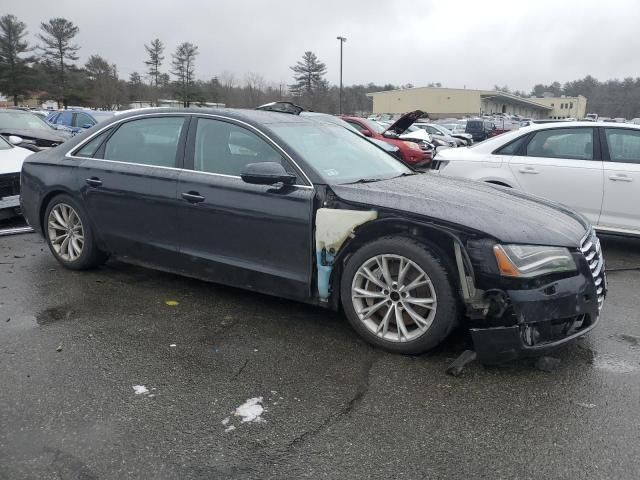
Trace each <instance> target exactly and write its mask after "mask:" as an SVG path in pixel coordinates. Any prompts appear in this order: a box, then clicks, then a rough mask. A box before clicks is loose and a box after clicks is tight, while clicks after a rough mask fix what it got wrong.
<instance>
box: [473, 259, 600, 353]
mask: <svg viewBox="0 0 640 480" xmlns="http://www.w3.org/2000/svg"><path fill="white" fill-rule="evenodd" d="M598 278H599V279H600V281H599V283H598V284H597V285H596V283H595V281H598ZM594 280H595V281H594ZM606 290H607V285H606V276H605V273H604V265H602V268H601V271H600V272H598V277H597V278H595V279H594V276H593V275H592V272H591V271H590V270H589V268H588V266H587V265H583V266H582V268H581V272H579V274H578V275H576V276H574V277H570V278H565V279H562V280H556V281H553V282H549V283H548V284H545V285H542V286H540V287H539V288H535V289H531V290H506V291H504V292H502V294H503V298H504V300H505V301H506V303H507V308H506V310H505V311H506V313H508V314H509V315H511V316H513V317H514V318H515V324H514V325H509V326H488V327H484V328H473V327H472V328H470V332H471V337H472V339H473V344H474V348H475V351H476V353H477V355H478V359H479V360H480V362H481V363H484V364H496V363H502V362H505V361H509V360H515V359H518V358H524V357H533V356H540V355H546V354H548V353H549V352H552V351H553V350H555V349H557V348H558V347H560V346H562V345H564V344H566V343H567V342H570V341H571V340H573V339H575V338H577V337H580V336H582V335H584V334H586V333H587V332H589V331H591V330H592V329H593V328H594V327H595V326H596V325H597V323H598V320H599V318H600V309H601V308H602V302H603V301H604V297H605V296H606Z"/></svg>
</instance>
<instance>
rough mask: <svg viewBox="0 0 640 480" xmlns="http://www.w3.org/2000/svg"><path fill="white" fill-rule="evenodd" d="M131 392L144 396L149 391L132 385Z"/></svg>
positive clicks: (142, 386)
mask: <svg viewBox="0 0 640 480" xmlns="http://www.w3.org/2000/svg"><path fill="white" fill-rule="evenodd" d="M133 391H134V392H135V394H136V395H145V394H147V393H149V390H147V387H145V386H144V385H134V386H133Z"/></svg>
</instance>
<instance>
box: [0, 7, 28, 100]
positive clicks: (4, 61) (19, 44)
mask: <svg viewBox="0 0 640 480" xmlns="http://www.w3.org/2000/svg"><path fill="white" fill-rule="evenodd" d="M26 35H27V26H26V25H25V24H24V23H23V22H21V21H19V20H18V19H17V18H16V17H15V16H14V15H5V16H3V17H2V18H0V92H2V93H4V94H6V95H8V96H9V97H12V98H13V104H14V105H16V106H17V105H18V96H20V95H23V94H25V93H26V87H27V83H28V79H29V64H30V63H31V62H33V57H23V56H22V55H23V54H24V53H26V52H28V51H29V50H30V48H29V44H28V43H27V42H26V41H24V37H25V36H26Z"/></svg>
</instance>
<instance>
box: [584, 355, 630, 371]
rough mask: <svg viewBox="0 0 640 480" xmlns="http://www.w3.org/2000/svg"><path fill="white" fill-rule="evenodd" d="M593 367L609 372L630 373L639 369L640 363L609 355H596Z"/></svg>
mask: <svg viewBox="0 0 640 480" xmlns="http://www.w3.org/2000/svg"><path fill="white" fill-rule="evenodd" d="M592 363H593V367H594V368H597V369H598V370H603V371H605V372H610V373H631V372H635V371H637V370H640V365H638V364H637V363H632V362H629V361H628V360H623V359H621V358H616V357H613V356H611V355H596V356H595V357H594V358H593V362H592Z"/></svg>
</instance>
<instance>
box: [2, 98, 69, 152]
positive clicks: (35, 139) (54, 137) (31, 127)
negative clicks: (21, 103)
mask: <svg viewBox="0 0 640 480" xmlns="http://www.w3.org/2000/svg"><path fill="white" fill-rule="evenodd" d="M0 135H4V136H5V137H9V136H14V137H17V140H19V141H17V140H16V143H17V144H18V145H19V146H21V147H23V148H26V149H29V150H32V151H35V152H37V151H39V150H42V149H45V148H51V147H55V146H57V145H60V144H61V143H63V142H64V141H65V140H67V139H68V138H69V136H70V135H68V134H64V133H63V132H60V131H57V130H56V129H55V128H53V127H52V126H51V125H49V124H48V123H47V122H45V121H44V120H43V119H42V118H40V117H39V116H38V115H34V114H33V113H31V112H25V111H22V110H2V109H0Z"/></svg>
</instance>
